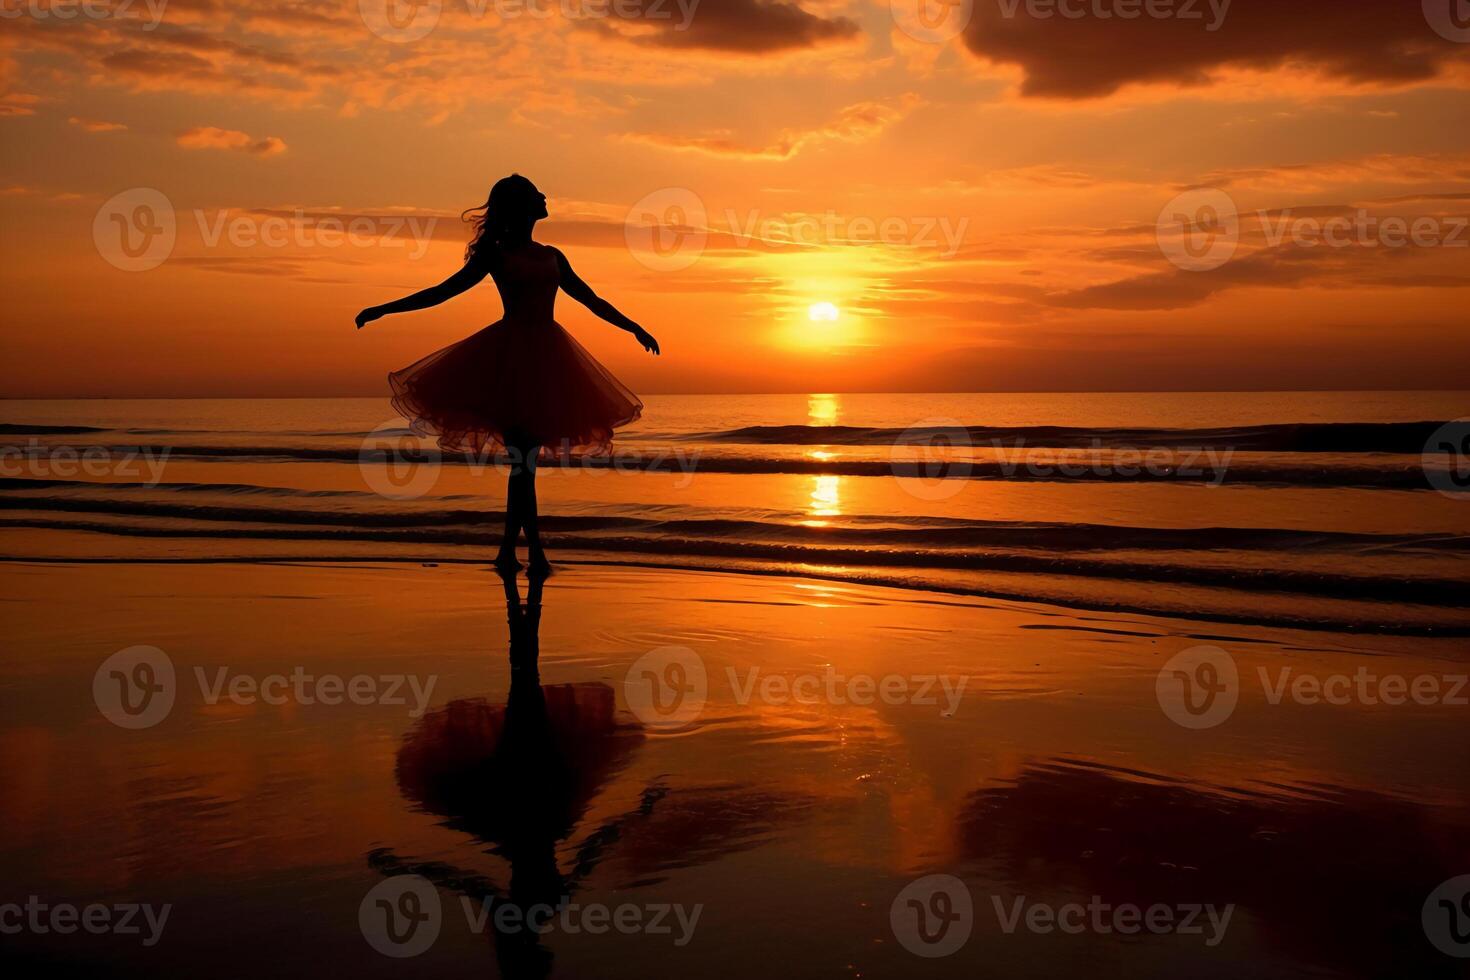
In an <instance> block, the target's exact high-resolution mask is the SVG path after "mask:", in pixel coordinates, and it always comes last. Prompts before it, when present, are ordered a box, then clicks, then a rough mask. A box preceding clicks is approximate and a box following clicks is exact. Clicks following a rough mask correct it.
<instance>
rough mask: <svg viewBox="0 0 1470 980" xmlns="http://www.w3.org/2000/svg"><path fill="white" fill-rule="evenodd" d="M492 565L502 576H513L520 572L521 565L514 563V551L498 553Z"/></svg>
mask: <svg viewBox="0 0 1470 980" xmlns="http://www.w3.org/2000/svg"><path fill="white" fill-rule="evenodd" d="M492 564H494V565H495V569H496V571H498V572H500V573H501V574H504V575H514V574H515V573H516V572H519V571H520V570H521V563H520V562H518V561H516V553H515V552H514V551H502V552H500V553H499V554H498V555H496V556H495V561H494V562H493V563H492Z"/></svg>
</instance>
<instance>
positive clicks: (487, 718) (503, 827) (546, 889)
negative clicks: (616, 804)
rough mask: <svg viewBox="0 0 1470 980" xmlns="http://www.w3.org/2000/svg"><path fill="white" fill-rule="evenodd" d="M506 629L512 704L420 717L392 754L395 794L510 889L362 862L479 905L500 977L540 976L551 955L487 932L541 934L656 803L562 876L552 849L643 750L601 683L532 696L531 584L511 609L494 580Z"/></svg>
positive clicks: (606, 828) (535, 619) (508, 581)
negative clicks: (458, 834) (482, 850)
mask: <svg viewBox="0 0 1470 980" xmlns="http://www.w3.org/2000/svg"><path fill="white" fill-rule="evenodd" d="M503 579H504V582H505V596H506V613H507V616H508V618H509V621H510V663H511V683H510V694H509V696H508V697H507V700H506V703H505V705H504V706H496V705H492V704H489V703H488V702H486V701H485V700H484V699H480V698H471V699H464V700H459V701H451V702H450V703H449V704H447V705H445V706H444V707H443V708H441V709H439V710H437V711H432V712H429V713H428V714H426V715H424V717H423V718H422V719H421V720H420V722H419V724H418V725H417V727H415V729H414V730H413V731H411V732H409V733H408V735H407V736H405V737H404V740H403V744H402V746H401V747H400V748H399V750H398V766H397V772H398V787H399V791H400V792H401V793H402V794H403V795H404V797H406V798H407V799H409V800H412V801H413V802H415V803H417V804H418V805H419V806H420V807H422V808H423V809H424V810H426V811H428V812H430V813H434V814H437V815H439V816H442V817H444V818H445V819H444V826H446V827H450V828H453V829H455V830H459V831H462V832H464V833H466V834H468V835H470V836H471V837H473V838H474V839H475V840H477V841H481V842H483V843H486V844H489V845H491V847H490V848H489V853H491V854H495V855H498V856H500V857H502V858H504V859H505V860H506V861H508V862H509V864H510V889H509V892H508V893H506V892H502V891H501V889H500V888H498V887H497V886H496V885H495V883H494V882H493V881H491V880H490V879H489V878H487V877H485V876H483V875H480V874H477V873H474V872H469V871H464V870H461V869H458V868H453V867H450V866H447V865H443V864H438V863H430V864H420V863H414V862H411V861H407V860H404V859H400V858H399V857H397V856H396V855H394V854H393V853H392V852H390V851H387V850H379V851H374V852H373V853H372V854H370V855H369V862H370V863H371V864H372V865H373V866H374V867H377V868H378V869H380V870H381V871H383V873H385V874H403V873H413V874H419V875H422V876H423V877H425V878H428V879H429V880H430V881H432V882H434V883H435V884H436V885H438V886H440V887H442V888H448V889H452V890H455V891H459V892H461V893H463V894H465V895H467V896H469V897H470V898H472V899H474V900H476V901H478V902H482V903H485V908H486V909H488V911H489V913H490V914H489V916H487V918H486V920H485V921H486V928H487V929H490V930H496V931H495V932H494V933H493V939H494V941H495V944H496V957H497V959H498V960H499V961H500V963H501V967H502V972H503V973H504V974H505V975H507V976H516V977H520V976H545V975H546V974H547V973H549V972H550V968H551V953H550V951H549V950H547V949H546V948H545V947H543V946H542V945H541V944H540V943H539V941H538V935H537V932H536V931H535V930H533V929H528V928H514V929H508V930H506V931H505V932H501V931H499V929H498V928H497V920H496V917H495V913H496V910H497V909H498V908H499V907H500V906H502V905H506V904H509V905H513V906H515V907H516V908H517V914H516V915H514V916H510V917H509V918H508V920H507V921H512V922H524V921H529V922H532V923H535V924H537V925H538V926H540V925H541V924H544V923H545V922H547V921H548V920H549V919H550V918H551V917H552V916H554V915H555V914H556V913H557V911H558V910H560V909H561V908H562V906H563V905H564V904H565V903H566V901H567V899H568V898H569V897H570V895H571V893H572V892H573V891H574V890H575V889H576V888H577V887H578V886H579V885H580V883H581V882H582V880H583V879H585V878H586V876H587V875H588V874H590V873H591V872H592V870H593V869H594V868H595V867H596V866H597V864H598V862H599V861H600V860H601V858H602V856H603V853H604V850H605V849H606V848H607V847H608V846H609V845H610V844H611V843H613V842H614V841H616V840H617V838H618V836H619V834H620V830H621V827H622V826H623V824H625V823H626V822H627V821H629V820H631V819H633V818H635V817H641V816H644V815H646V814H647V813H648V812H649V810H650V809H651V808H652V806H653V805H654V804H655V803H656V802H657V801H658V799H660V798H661V797H662V795H663V792H664V791H663V789H662V788H661V787H658V786H652V787H649V788H648V789H647V790H645V791H644V793H643V797H642V800H641V801H640V804H639V806H638V807H637V808H635V809H634V810H633V811H632V812H630V813H628V814H625V815H623V816H621V817H617V818H615V819H613V820H611V821H609V822H608V823H606V824H604V825H603V826H602V827H601V828H599V829H598V830H596V831H595V832H593V833H592V834H590V835H589V836H588V837H587V838H586V839H585V840H584V841H583V842H582V843H581V845H580V846H579V847H578V849H577V852H576V855H575V857H574V860H573V862H572V864H571V868H570V870H569V872H568V873H566V874H563V873H562V871H561V868H560V866H559V864H558V862H557V853H556V852H557V845H558V844H559V843H561V842H563V841H565V840H567V839H568V838H569V837H570V836H571V835H572V833H573V831H574V830H575V829H576V827H577V824H578V823H579V822H580V821H581V819H582V817H583V816H584V815H585V814H586V811H587V808H588V806H589V805H590V804H591V802H592V800H593V798H594V797H595V796H596V795H597V793H598V792H599V791H600V790H601V789H602V787H603V785H604V784H606V782H607V781H608V780H609V779H610V778H611V777H612V776H614V775H615V774H616V773H617V772H618V771H619V770H620V769H621V768H622V767H623V766H624V765H626V763H627V761H628V759H629V758H630V756H631V754H632V752H633V751H634V750H635V749H636V748H637V747H638V745H639V744H640V743H641V742H642V740H643V734H642V732H641V731H640V730H639V729H638V728H636V727H635V726H632V725H629V724H625V723H619V721H618V720H617V717H616V698H615V696H614V692H613V689H612V688H611V687H608V686H607V685H606V684H600V683H581V684H553V685H549V686H547V687H542V686H541V684H540V676H539V671H538V657H539V649H538V647H539V642H540V639H539V629H540V622H541V583H540V582H539V581H536V580H534V579H533V580H532V582H531V584H530V586H529V588H528V592H527V596H526V602H525V603H524V604H522V603H521V599H520V595H519V593H518V592H517V590H516V585H515V579H514V578H513V577H511V576H510V575H505V576H503Z"/></svg>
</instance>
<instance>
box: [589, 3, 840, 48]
mask: <svg viewBox="0 0 1470 980" xmlns="http://www.w3.org/2000/svg"><path fill="white" fill-rule="evenodd" d="M611 9H612V12H613V13H614V14H615V15H617V16H619V18H620V19H621V20H623V21H626V22H628V23H630V24H637V25H638V26H639V28H640V30H639V31H638V32H637V33H633V34H628V35H626V36H627V37H628V38H629V40H632V41H634V42H635V43H637V44H646V45H652V46H655V47H661V48H684V49H690V50H706V51H726V52H732V53H736V54H762V53H767V52H772V51H786V50H791V49H797V48H811V47H816V46H818V45H821V44H828V43H831V42H834V41H842V40H847V39H849V38H853V37H857V36H858V35H859V34H861V33H862V28H860V27H859V26H858V24H857V22H856V21H854V20H852V19H850V18H847V17H833V18H825V17H819V16H817V15H816V14H812V13H808V12H807V11H806V10H803V9H802V8H801V7H800V6H798V5H797V4H795V3H786V2H782V0H699V2H698V3H697V4H693V5H692V7H691V5H690V3H689V0H684V3H683V7H682V8H681V6H680V3H677V2H675V0H638V2H637V4H636V5H635V4H631V3H628V2H626V0H625V2H623V3H618V4H614V5H612V8H611ZM686 9H687V10H689V14H688V16H687V17H686V16H685V14H684V10H686Z"/></svg>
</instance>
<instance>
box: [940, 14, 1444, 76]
mask: <svg viewBox="0 0 1470 980" xmlns="http://www.w3.org/2000/svg"><path fill="white" fill-rule="evenodd" d="M1063 5H1065V6H1067V7H1069V8H1070V9H1072V10H1074V11H1085V12H1086V13H1085V15H1084V16H1081V17H1067V16H1063V15H1062V14H1061V13H1060V12H1054V13H1053V14H1052V16H1050V17H1036V16H1033V15H1032V14H1030V13H1028V3H1027V0H976V3H975V5H974V15H973V17H972V19H971V21H970V23H969V25H968V27H967V28H966V30H965V34H964V40H965V44H966V45H967V46H968V47H969V49H970V50H971V51H972V52H973V53H974V54H976V55H978V56H980V57H982V58H985V59H988V60H990V61H993V62H997V63H1000V64H1007V65H1017V66H1019V67H1020V68H1021V69H1022V70H1023V71H1024V72H1025V74H1026V77H1025V81H1024V82H1023V83H1022V86H1021V91H1022V94H1023V95H1027V96H1039V97H1048V98H1062V99H1088V98H1097V97H1101V96H1106V95H1109V94H1111V93H1113V92H1115V91H1117V90H1118V89H1119V88H1121V87H1122V86H1124V85H1127V84H1130V83H1134V82H1172V83H1175V84H1179V85H1185V86H1191V85H1204V84H1207V83H1208V82H1209V80H1210V73H1211V72H1213V71H1215V70H1217V69H1221V68H1226V67H1235V68H1251V69H1274V68H1280V67H1282V66H1285V65H1288V64H1292V65H1301V66H1305V67H1309V68H1312V69H1315V70H1317V71H1319V72H1321V73H1323V74H1325V75H1328V76H1332V77H1334V78H1337V79H1341V80H1343V81H1347V82H1354V83H1380V84H1404V83H1411V82H1419V81H1425V80H1428V79H1432V78H1434V77H1436V76H1437V75H1439V74H1440V72H1441V71H1442V70H1443V68H1444V67H1445V66H1446V65H1447V64H1448V63H1449V62H1450V61H1452V60H1455V59H1463V58H1464V57H1465V56H1466V49H1465V46H1464V45H1457V44H1453V43H1451V42H1449V41H1447V40H1445V39H1443V38H1441V37H1440V36H1439V35H1438V34H1436V33H1435V32H1434V31H1433V30H1432V29H1431V28H1430V26H1429V24H1428V22H1427V21H1426V19H1425V16H1424V13H1423V11H1422V9H1421V6H1420V4H1419V3H1417V2H1409V0H1233V2H1229V3H1226V2H1225V0H1213V2H1212V0H1174V2H1173V3H1172V4H1170V7H1171V9H1173V10H1176V11H1183V10H1185V9H1190V10H1192V12H1193V14H1194V16H1192V17H1180V16H1175V17H1168V18H1158V17H1150V16H1148V15H1147V13H1142V14H1141V15H1140V16H1137V17H1135V18H1132V19H1123V18H1120V17H1118V16H1111V17H1098V16H1095V15H1094V14H1093V13H1092V11H1093V9H1094V8H1095V7H1096V6H1097V5H1098V4H1097V2H1096V0H1060V2H1058V0H1051V2H1049V3H1048V4H1047V6H1046V7H1045V8H1044V9H1052V10H1054V11H1057V10H1059V8H1060V7H1061V6H1063ZM1128 6H1129V5H1128V4H1126V3H1123V2H1111V0H1104V2H1103V3H1102V7H1103V9H1104V10H1105V11H1114V10H1117V9H1119V8H1120V7H1122V8H1127V7H1128ZM1148 6H1149V4H1148V3H1147V2H1142V3H1137V4H1136V6H1133V7H1132V9H1136V10H1139V11H1146V10H1147V9H1148ZM1039 7H1040V5H1039V3H1032V4H1031V5H1030V8H1029V9H1032V10H1036V9H1038V8H1039ZM1222 10H1223V15H1222V13H1221V11H1222ZM1211 25H1215V29H1214V30H1211V29H1209V28H1210V26H1211Z"/></svg>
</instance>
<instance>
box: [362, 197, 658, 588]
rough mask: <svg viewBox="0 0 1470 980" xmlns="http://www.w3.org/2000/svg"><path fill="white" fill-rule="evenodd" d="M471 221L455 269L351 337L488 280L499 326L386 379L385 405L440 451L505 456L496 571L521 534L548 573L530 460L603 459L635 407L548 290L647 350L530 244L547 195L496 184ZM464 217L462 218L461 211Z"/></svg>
mask: <svg viewBox="0 0 1470 980" xmlns="http://www.w3.org/2000/svg"><path fill="white" fill-rule="evenodd" d="M475 211H477V212H479V215H478V217H477V218H476V219H475V221H474V228H475V237H474V239H473V240H472V241H471V242H470V244H469V247H468V248H467V249H465V264H464V268H462V269H460V270H459V271H458V272H456V273H455V274H454V275H452V276H450V277H449V278H448V279H446V280H444V281H443V282H441V283H440V284H439V285H437V286H431V287H429V288H428V289H424V290H420V291H419V292H417V293H414V294H413V295H411V296H406V297H404V298H403V299H400V300H395V301H394V302H392V303H387V304H385V305H383V306H370V307H368V308H367V309H365V310H363V311H362V312H361V313H359V314H358V315H357V326H358V329H362V327H363V326H365V325H366V324H369V323H371V322H373V321H374V320H377V319H379V318H381V317H384V316H387V315H388V314H390V313H406V312H408V311H410V310H422V309H427V308H428V307H431V306H438V305H439V304H440V303H443V302H445V301H446V300H449V299H452V298H453V297H455V296H458V295H459V294H460V293H462V292H464V291H465V290H467V289H469V288H470V287H472V286H474V285H475V284H476V283H478V282H480V281H481V280H482V279H484V278H485V277H486V276H487V275H488V276H491V277H492V278H493V279H494V280H495V286H496V288H497V289H498V290H499V291H500V299H501V302H502V303H503V304H504V307H505V316H504V318H503V319H501V320H499V321H498V322H496V323H492V324H491V325H490V326H488V327H486V328H485V329H483V330H481V331H480V332H479V333H476V334H473V335H471V336H470V337H467V338H465V339H464V340H461V341H460V342H458V343H456V344H451V345H450V346H448V347H446V348H444V349H443V350H441V351H437V352H436V353H433V354H430V355H429V356H428V357H425V358H423V359H422V360H420V361H418V362H416V363H415V364H412V365H410V366H409V367H406V368H404V369H403V370H402V371H395V372H394V373H393V374H391V375H389V376H388V380H389V382H390V383H391V384H392V387H393V407H394V408H396V409H398V411H399V412H400V413H401V414H402V415H403V416H404V417H405V418H407V419H409V420H410V421H411V422H412V424H413V427H414V429H415V430H416V431H419V432H422V433H427V434H430V435H434V436H437V437H438V439H439V445H441V446H443V447H444V448H445V449H450V450H455V451H464V452H474V453H480V452H483V451H485V450H486V448H489V449H492V450H493V449H496V448H504V449H505V450H506V452H507V453H508V455H509V456H510V463H511V475H510V483H509V485H508V486H507V488H506V501H505V534H504V536H503V537H502V539H501V542H500V554H499V555H498V556H497V557H496V559H495V565H496V567H497V568H500V569H501V570H513V569H515V568H518V567H519V565H518V564H517V562H516V558H515V551H516V539H517V538H518V537H519V536H520V532H521V530H522V529H524V530H525V532H526V547H527V548H528V549H529V551H530V560H531V569H532V571H534V572H538V573H543V574H544V573H546V572H548V571H550V567H551V566H550V565H549V564H547V561H546V556H545V555H544V554H543V553H542V550H541V536H540V532H539V530H538V528H537V515H536V459H537V457H538V456H540V455H542V454H543V453H547V452H559V451H563V450H571V449H578V448H594V449H599V450H605V449H607V448H608V446H609V444H610V443H611V441H612V436H613V430H614V429H616V428H618V427H619V426H623V425H627V424H628V423H629V422H632V421H634V420H635V419H637V418H638V416H639V415H640V414H641V413H642V412H643V403H642V402H640V401H639V400H638V398H637V397H636V396H635V395H634V394H633V393H632V392H631V391H629V390H628V389H627V388H625V387H624V386H623V385H622V383H621V382H619V381H618V379H617V378H614V377H613V376H612V374H611V373H609V371H608V370H607V368H605V367H603V366H602V365H601V364H599V363H597V361H596V360H595V359H594V358H593V357H592V355H591V354H589V353H587V351H586V350H585V349H584V348H583V347H582V345H581V344H579V343H577V341H576V340H575V339H574V338H573V337H572V335H571V334H569V333H567V332H566V330H565V329H563V328H562V326H561V325H560V324H559V323H557V322H556V320H555V319H553V317H552V312H553V309H554V307H555V303H556V291H557V289H558V288H560V289H562V290H563V291H564V292H565V293H566V294H567V295H568V296H570V297H572V299H575V300H576V301H577V302H579V303H581V304H583V305H584V306H586V307H587V308H588V309H589V310H591V311H592V312H593V313H595V314H596V315H597V316H599V317H601V318H602V319H604V320H606V321H607V322H608V323H611V324H612V325H613V326H615V327H618V328H619V329H621V330H626V331H628V332H629V333H631V334H632V335H633V337H634V339H635V340H637V341H638V343H639V344H641V345H642V346H643V349H644V350H647V351H649V352H651V353H654V354H657V353H658V352H659V349H658V341H657V340H655V339H654V338H653V335H652V334H650V333H649V332H648V331H647V330H644V329H643V328H642V327H640V326H639V325H638V324H636V323H634V322H633V321H632V320H630V319H628V318H627V317H626V316H624V315H623V314H622V313H620V312H619V311H618V309H617V308H616V307H615V306H613V305H612V304H611V303H609V302H608V301H607V300H605V299H603V298H602V297H600V296H598V295H597V294H596V293H594V292H593V291H592V287H590V286H588V285H587V284H586V283H585V282H583V281H582V280H581V278H580V277H578V275H577V274H576V273H575V272H573V271H572V267H571V264H570V263H569V262H567V257H566V256H565V255H563V254H562V253H561V252H560V251H559V250H558V249H555V248H552V247H551V246H549V245H542V244H540V243H538V242H535V241H532V239H531V231H532V229H533V228H534V227H535V225H536V222H537V221H540V220H541V219H542V218H544V217H546V195H545V194H542V193H541V192H540V191H538V190H537V189H536V185H535V184H533V183H531V182H530V181H529V180H527V179H526V178H524V177H522V176H520V175H519V174H512V175H511V176H509V177H506V178H504V179H503V180H499V181H497V182H496V183H495V186H494V187H493V188H491V189H490V197H489V199H488V200H486V201H485V203H484V205H483V206H481V207H479V208H476V209H475ZM469 213H471V212H466V214H469Z"/></svg>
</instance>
